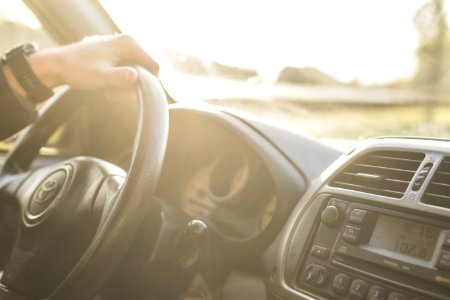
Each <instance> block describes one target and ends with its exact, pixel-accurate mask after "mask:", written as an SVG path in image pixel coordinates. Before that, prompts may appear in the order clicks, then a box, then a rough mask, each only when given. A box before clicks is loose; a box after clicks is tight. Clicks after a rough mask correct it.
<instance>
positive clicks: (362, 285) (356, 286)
mask: <svg viewBox="0 0 450 300" xmlns="http://www.w3.org/2000/svg"><path fill="white" fill-rule="evenodd" d="M368 289H369V285H368V284H367V282H365V281H363V280H361V279H356V280H354V281H353V282H352V285H351V286H350V291H349V295H350V299H354V300H361V299H365V298H366V294H367V290H368Z"/></svg>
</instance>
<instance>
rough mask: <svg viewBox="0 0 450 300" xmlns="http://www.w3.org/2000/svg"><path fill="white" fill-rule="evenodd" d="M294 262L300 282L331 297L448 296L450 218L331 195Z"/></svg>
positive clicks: (449, 280)
mask: <svg viewBox="0 0 450 300" xmlns="http://www.w3.org/2000/svg"><path fill="white" fill-rule="evenodd" d="M310 249H311V251H310V252H309V254H308V255H307V256H306V257H305V258H304V260H303V262H302V264H301V265H300V266H299V268H298V275H297V279H296V283H295V284H296V285H297V286H298V287H299V288H302V287H309V289H308V290H313V291H316V292H317V293H318V294H325V295H328V296H330V297H332V298H335V299H371V300H380V299H389V300H395V299H398V300H401V299H422V298H420V297H419V298H417V297H418V295H421V297H423V299H449V298H450V224H449V223H448V221H447V222H446V221H445V220H437V219H433V218H430V217H418V216H415V215H412V214H408V213H406V212H400V211H396V210H392V209H388V208H382V207H376V206H370V205H365V204H361V203H355V202H353V201H352V202H350V201H346V200H345V199H337V198H331V199H329V200H328V201H327V203H326V205H325V206H324V208H323V210H322V212H321V222H320V224H318V227H317V232H316V234H315V236H314V238H313V239H312V240H311V243H310Z"/></svg>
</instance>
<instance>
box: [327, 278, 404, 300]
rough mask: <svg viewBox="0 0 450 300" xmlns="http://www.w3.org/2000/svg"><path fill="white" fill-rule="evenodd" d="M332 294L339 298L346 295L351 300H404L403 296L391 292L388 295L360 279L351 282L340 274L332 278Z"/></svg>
mask: <svg viewBox="0 0 450 300" xmlns="http://www.w3.org/2000/svg"><path fill="white" fill-rule="evenodd" d="M332 289H333V292H334V293H335V294H336V295H339V296H345V295H347V294H348V296H349V298H350V299H352V300H363V299H367V300H406V296H405V295H404V294H401V293H398V292H392V293H390V294H389V296H388V293H387V291H386V289H385V288H383V287H381V286H378V285H374V286H372V287H370V289H369V284H368V283H367V282H365V281H364V280H361V279H355V280H353V281H352V280H351V278H350V276H348V275H346V274H343V273H340V274H337V275H336V276H335V277H334V280H333V285H332Z"/></svg>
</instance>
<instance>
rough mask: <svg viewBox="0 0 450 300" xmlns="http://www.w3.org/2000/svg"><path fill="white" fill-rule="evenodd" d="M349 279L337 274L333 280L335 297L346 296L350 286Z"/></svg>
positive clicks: (346, 276)
mask: <svg viewBox="0 0 450 300" xmlns="http://www.w3.org/2000/svg"><path fill="white" fill-rule="evenodd" d="M350 281H351V280H350V277H349V276H348V275H345V274H342V273H341V274H337V275H336V277H334V280H333V292H335V293H336V294H337V295H341V296H343V295H345V294H347V291H348V287H349V286H350Z"/></svg>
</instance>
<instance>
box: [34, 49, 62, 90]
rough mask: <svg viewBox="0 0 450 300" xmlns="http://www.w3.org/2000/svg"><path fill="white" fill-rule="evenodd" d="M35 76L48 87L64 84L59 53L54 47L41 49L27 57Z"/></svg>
mask: <svg viewBox="0 0 450 300" xmlns="http://www.w3.org/2000/svg"><path fill="white" fill-rule="evenodd" d="M27 60H28V63H29V64H30V68H31V70H32V71H33V73H34V74H35V76H36V77H37V78H38V79H39V80H40V81H41V82H42V83H43V84H44V85H45V86H47V87H48V88H54V87H56V86H58V85H60V84H62V79H61V78H62V76H61V75H62V72H61V69H60V63H59V62H58V53H57V51H54V50H53V49H47V50H41V51H38V52H36V53H33V54H32V55H30V56H28V57H27Z"/></svg>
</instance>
